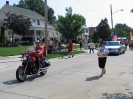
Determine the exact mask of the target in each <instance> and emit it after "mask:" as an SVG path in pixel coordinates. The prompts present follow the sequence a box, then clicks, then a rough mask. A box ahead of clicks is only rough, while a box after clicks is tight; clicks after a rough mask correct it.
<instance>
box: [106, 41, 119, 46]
mask: <svg viewBox="0 0 133 99" xmlns="http://www.w3.org/2000/svg"><path fill="white" fill-rule="evenodd" d="M106 45H107V46H117V45H120V43H119V42H106Z"/></svg>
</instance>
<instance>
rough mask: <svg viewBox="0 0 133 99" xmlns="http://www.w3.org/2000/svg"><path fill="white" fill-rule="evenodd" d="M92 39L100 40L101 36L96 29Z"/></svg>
mask: <svg viewBox="0 0 133 99" xmlns="http://www.w3.org/2000/svg"><path fill="white" fill-rule="evenodd" d="M92 39H93V41H94V42H98V39H99V37H98V33H97V32H96V31H94V34H93V36H92Z"/></svg>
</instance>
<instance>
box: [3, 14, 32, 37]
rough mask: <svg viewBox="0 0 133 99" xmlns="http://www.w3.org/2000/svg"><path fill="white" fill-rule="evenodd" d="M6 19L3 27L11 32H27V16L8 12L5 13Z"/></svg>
mask: <svg viewBox="0 0 133 99" xmlns="http://www.w3.org/2000/svg"><path fill="white" fill-rule="evenodd" d="M5 15H6V16H7V19H4V23H3V27H5V28H6V29H8V30H11V32H12V38H13V34H14V33H15V34H18V35H26V34H27V33H28V32H29V29H30V26H31V21H30V19H29V18H27V19H26V18H24V17H23V16H22V15H16V14H11V13H10V12H7V13H5Z"/></svg>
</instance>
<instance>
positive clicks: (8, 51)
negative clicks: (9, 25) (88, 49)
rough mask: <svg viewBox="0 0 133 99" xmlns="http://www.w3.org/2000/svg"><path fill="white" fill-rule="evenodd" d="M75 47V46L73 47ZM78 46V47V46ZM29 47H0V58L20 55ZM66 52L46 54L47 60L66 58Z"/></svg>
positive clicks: (75, 51) (74, 51) (75, 52)
mask: <svg viewBox="0 0 133 99" xmlns="http://www.w3.org/2000/svg"><path fill="white" fill-rule="evenodd" d="M75 46H77V45H75ZM78 46H79V45H78ZM28 47H29V46H19V47H0V56H4V57H5V56H14V55H21V52H22V51H23V50H26V49H27V48H28ZM73 53H74V54H79V53H84V52H83V51H77V50H73ZM67 55H68V51H61V52H58V53H56V54H48V58H56V57H62V56H67Z"/></svg>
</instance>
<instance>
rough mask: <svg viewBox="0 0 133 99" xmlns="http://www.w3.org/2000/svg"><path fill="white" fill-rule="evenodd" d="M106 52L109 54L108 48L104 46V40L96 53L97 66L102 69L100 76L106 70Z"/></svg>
mask: <svg viewBox="0 0 133 99" xmlns="http://www.w3.org/2000/svg"><path fill="white" fill-rule="evenodd" d="M108 54H109V50H108V49H107V48H105V42H101V43H100V47H99V48H98V53H97V55H98V63H99V67H100V68H101V69H102V73H101V75H100V77H102V76H103V75H104V74H105V72H106V69H105V64H106V60H107V55H108Z"/></svg>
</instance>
